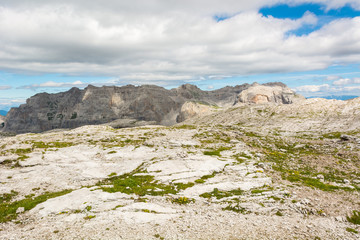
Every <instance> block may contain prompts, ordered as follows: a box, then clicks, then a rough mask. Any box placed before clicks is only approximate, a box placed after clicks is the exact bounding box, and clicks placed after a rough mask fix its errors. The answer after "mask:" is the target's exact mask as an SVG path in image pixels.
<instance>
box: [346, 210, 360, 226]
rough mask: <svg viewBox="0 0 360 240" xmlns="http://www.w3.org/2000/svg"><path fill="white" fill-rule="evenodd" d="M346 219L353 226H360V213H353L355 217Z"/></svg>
mask: <svg viewBox="0 0 360 240" xmlns="http://www.w3.org/2000/svg"><path fill="white" fill-rule="evenodd" d="M346 219H347V220H348V221H349V222H351V223H353V224H358V225H360V211H355V210H354V211H353V215H352V216H347V217H346Z"/></svg>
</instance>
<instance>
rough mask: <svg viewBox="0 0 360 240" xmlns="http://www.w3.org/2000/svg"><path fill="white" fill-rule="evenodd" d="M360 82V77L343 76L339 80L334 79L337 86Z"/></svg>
mask: <svg viewBox="0 0 360 240" xmlns="http://www.w3.org/2000/svg"><path fill="white" fill-rule="evenodd" d="M359 83H360V78H352V79H350V78H341V79H339V80H337V81H334V82H333V84H334V85H336V86H339V85H341V86H343V85H349V84H359Z"/></svg>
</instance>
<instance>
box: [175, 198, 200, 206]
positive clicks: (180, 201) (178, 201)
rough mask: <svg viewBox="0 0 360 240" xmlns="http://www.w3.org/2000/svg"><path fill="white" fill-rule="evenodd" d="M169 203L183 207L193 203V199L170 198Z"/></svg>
mask: <svg viewBox="0 0 360 240" xmlns="http://www.w3.org/2000/svg"><path fill="white" fill-rule="evenodd" d="M171 202H172V203H177V204H180V205H185V204H189V203H192V202H195V199H192V198H187V197H178V198H172V199H171Z"/></svg>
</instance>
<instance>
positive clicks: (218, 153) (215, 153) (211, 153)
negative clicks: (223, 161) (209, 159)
mask: <svg viewBox="0 0 360 240" xmlns="http://www.w3.org/2000/svg"><path fill="white" fill-rule="evenodd" d="M229 149H231V147H219V148H217V149H213V150H208V151H204V155H208V156H218V157H221V152H222V151H226V150H229Z"/></svg>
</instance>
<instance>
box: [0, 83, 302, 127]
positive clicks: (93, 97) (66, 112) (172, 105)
mask: <svg viewBox="0 0 360 240" xmlns="http://www.w3.org/2000/svg"><path fill="white" fill-rule="evenodd" d="M258 86H263V87H264V88H267V89H268V88H270V89H271V88H277V89H280V90H279V91H278V92H277V94H278V95H279V97H278V99H281V98H282V97H281V94H282V93H284V92H288V91H291V90H290V89H289V88H287V87H286V85H284V84H282V83H277V82H274V83H268V84H265V85H258V84H252V85H250V84H242V85H236V86H234V87H230V86H227V87H224V88H221V89H218V90H213V91H203V90H201V89H199V88H198V87H197V86H195V85H191V84H184V85H181V86H179V87H178V88H174V89H171V90H167V89H165V88H163V87H159V86H155V85H143V86H133V85H126V86H123V87H116V86H103V87H95V86H92V85H89V86H87V87H86V88H85V89H83V90H81V89H78V88H75V87H74V88H71V89H70V90H68V91H66V92H60V93H56V94H49V93H38V94H36V95H34V96H32V97H30V98H29V99H27V100H26V104H23V105H20V106H19V107H18V108H12V109H11V110H10V111H9V113H8V115H7V117H6V121H5V127H4V128H3V131H4V132H14V133H26V132H34V133H36V132H43V131H47V130H52V129H58V128H76V127H80V126H84V125H93V124H95V125H97V124H106V123H110V122H113V121H116V120H119V119H135V120H136V121H142V122H144V124H146V122H152V123H156V124H160V125H173V124H176V123H178V122H180V121H183V120H186V118H185V117H190V116H194V115H196V114H197V112H196V111H195V112H194V110H196V109H198V108H197V107H195V108H194V107H191V109H189V108H182V106H183V105H184V104H185V103H186V102H194V103H196V104H205V105H207V106H208V107H207V108H209V109H211V107H212V106H213V107H230V106H232V105H234V104H235V103H236V99H237V97H238V95H239V94H240V93H241V92H243V91H244V90H247V89H253V88H257V87H258ZM270 92H271V91H270ZM291 95H292V96H294V97H296V96H297V95H296V94H295V93H294V92H291ZM270 101H273V100H270ZM291 102H292V101H291V100H289V101H288V102H282V103H291ZM201 109H202V110H201V111H202V112H207V111H205V110H204V108H201ZM184 111H192V113H191V114H188V113H186V112H184Z"/></svg>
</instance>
